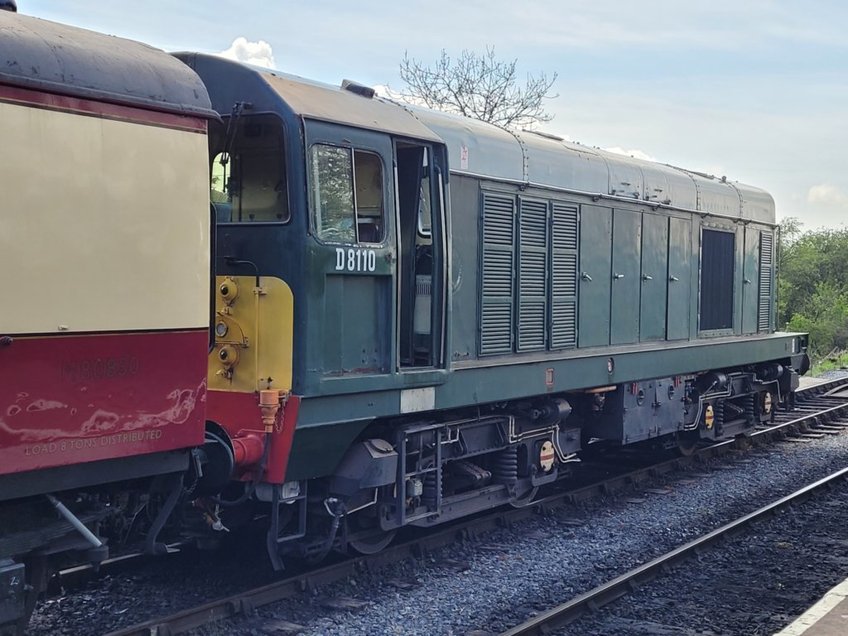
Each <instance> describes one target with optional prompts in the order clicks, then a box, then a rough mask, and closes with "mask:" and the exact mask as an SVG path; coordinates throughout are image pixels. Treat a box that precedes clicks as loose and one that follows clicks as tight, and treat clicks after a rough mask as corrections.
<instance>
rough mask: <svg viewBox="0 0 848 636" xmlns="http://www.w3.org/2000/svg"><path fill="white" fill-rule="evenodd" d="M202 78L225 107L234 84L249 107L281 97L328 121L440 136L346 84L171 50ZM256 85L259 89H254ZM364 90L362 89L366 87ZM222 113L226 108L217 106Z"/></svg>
mask: <svg viewBox="0 0 848 636" xmlns="http://www.w3.org/2000/svg"><path fill="white" fill-rule="evenodd" d="M174 55H175V56H176V57H178V58H179V59H181V60H183V61H184V62H185V63H186V64H188V65H189V66H191V68H193V69H194V70H196V71H197V72H198V73H199V74H200V76H201V77H203V79H204V80H205V81H206V83H207V85H208V87H209V93H210V94H211V95H212V98H213V102H216V103H217V104H219V105H220V107H221V108H227V109H229V108H230V107H232V105H233V103H234V102H235V101H237V100H239V99H244V97H243V96H239V95H238V94H237V91H238V90H239V88H238V87H239V86H246V85H249V86H250V90H252V91H253V92H252V93H251V98H250V99H251V105H252V107H253V109H254V110H259V111H262V110H265V109H269V108H275V107H276V105H277V104H278V103H279V100H282V102H283V103H284V104H285V105H286V106H287V107H288V108H289V109H290V110H291V111H292V112H293V113H294V114H295V115H297V116H299V117H304V118H307V119H316V120H320V121H327V122H334V123H338V124H343V125H345V126H355V127H357V128H366V129H370V130H376V131H380V132H386V133H389V134H392V135H402V136H408V137H414V138H416V139H422V140H429V141H441V139H440V138H439V137H438V135H436V134H435V133H434V132H433V131H432V130H430V129H429V128H427V126H425V125H424V124H422V123H421V122H420V121H418V119H417V118H416V117H414V116H413V115H412V114H411V113H409V112H408V111H407V110H406V109H404V108H399V107H398V105H397V104H394V103H392V102H389V101H384V100H380V99H371V98H368V97H363V96H361V95H358V94H356V93H354V92H352V91H350V90H347V89H344V88H340V87H337V86H330V85H328V84H322V83H319V82H314V81H311V80H307V79H304V78H302V77H297V76H296V75H289V74H287V73H281V72H280V71H275V70H269V69H265V68H259V67H255V66H250V65H247V64H242V63H240V62H235V61H232V60H228V59H224V58H221V57H218V56H215V55H208V54H205V53H186V52H180V53H174ZM257 86H258V87H259V88H260V90H261V92H257ZM366 90H367V89H366ZM221 114H222V115H225V114H227V113H226V112H223V111H222V112H221Z"/></svg>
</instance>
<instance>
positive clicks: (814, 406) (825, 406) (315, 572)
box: [110, 379, 848, 636]
mask: <svg viewBox="0 0 848 636" xmlns="http://www.w3.org/2000/svg"><path fill="white" fill-rule="evenodd" d="M845 382H846V381H845V379H841V380H836V381H832V382H827V383H822V384H820V385H815V386H810V387H806V388H805V389H804V390H802V391H799V393H798V395H797V405H796V409H795V410H794V411H792V412H780V413H778V414H776V417H775V422H774V423H773V424H771V425H769V426H764V427H761V428H760V429H758V430H756V431H755V432H754V433H752V434H751V435H750V436H749V437H746V438H741V439H738V440H729V441H725V442H721V443H717V444H713V445H708V446H704V447H702V448H698V449H696V451H695V453H694V454H693V455H692V456H690V457H676V458H673V459H666V460H664V461H661V462H659V463H653V464H651V465H648V466H640V467H637V468H635V469H633V470H630V471H628V472H626V473H623V474H616V475H613V476H611V477H607V478H604V479H602V480H600V481H597V482H594V483H590V484H587V485H584V486H582V487H579V488H576V489H571V490H567V491H562V492H553V493H551V494H547V495H545V496H543V497H542V498H540V499H537V500H536V501H534V502H533V503H532V504H531V505H530V506H527V507H526V508H521V509H498V510H496V511H493V512H492V513H490V514H486V515H483V516H480V517H477V518H474V519H470V520H462V521H459V522H456V523H453V524H451V525H449V526H447V527H444V528H442V529H439V530H436V531H431V532H429V533H427V534H426V535H424V536H420V537H415V538H413V539H410V540H408V541H404V542H402V543H398V544H396V545H393V546H390V547H389V548H387V549H386V550H384V551H383V552H381V553H379V554H376V555H370V556H360V557H353V558H347V559H344V560H341V561H339V562H337V563H333V564H331V565H326V566H323V567H320V568H317V569H311V570H309V571H306V572H302V573H298V574H296V575H294V576H290V577H288V578H285V579H282V580H280V581H277V582H274V583H271V584H268V585H264V586H262V587H258V588H254V589H250V590H246V591H244V592H240V593H238V594H235V595H232V596H228V597H225V598H220V599H217V600H215V601H212V602H209V603H205V604H203V605H199V606H197V607H193V608H189V609H186V610H183V611H180V612H177V613H175V614H172V615H171V616H167V617H157V618H154V619H152V620H149V621H146V622H143V623H139V624H137V625H133V626H131V627H127V628H122V629H119V630H117V631H114V632H111V634H110V636H118V635H121V636H124V635H130V634H144V635H152V634H156V635H158V636H161V635H169V634H178V633H182V632H185V631H188V630H191V629H195V628H198V627H201V626H203V625H206V624H209V623H212V622H215V621H218V620H223V619H227V618H233V617H237V616H250V615H252V614H253V612H254V610H255V609H256V608H258V607H260V606H262V605H267V604H270V603H273V602H276V601H279V600H283V599H285V598H290V597H292V596H294V595H297V594H300V593H302V592H304V591H308V590H312V589H315V588H317V587H320V586H322V585H327V584H329V583H332V582H335V581H339V580H342V579H344V578H346V577H349V576H352V575H355V574H356V573H357V572H360V571H362V570H363V569H368V570H376V569H379V568H381V567H382V566H383V565H385V564H388V563H393V562H397V561H400V560H403V559H407V558H414V559H420V558H421V557H422V556H424V555H426V554H427V553H428V552H430V551H432V550H435V549H438V548H441V547H443V546H446V545H449V544H452V543H454V542H456V541H457V540H464V539H470V538H473V537H475V536H477V535H479V534H484V533H487V532H489V531H492V530H494V529H497V528H498V527H502V526H504V525H509V524H512V523H516V522H518V521H520V520H522V519H525V518H527V517H529V516H531V515H536V514H539V513H546V512H549V511H550V510H551V509H553V508H556V507H559V506H562V505H565V504H569V503H573V502H578V501H583V500H587V499H590V498H593V497H596V496H599V495H605V494H610V493H617V492H622V491H623V490H625V489H627V488H632V487H633V486H634V484H638V483H640V482H643V481H645V480H647V479H650V478H652V477H656V476H658V475H661V474H665V473H669V472H672V471H675V470H680V469H684V468H687V467H691V466H693V465H697V464H699V463H704V462H706V461H708V460H709V459H712V458H716V457H720V456H722V455H724V454H727V453H729V452H732V451H737V450H740V449H746V448H750V447H752V446H758V445H762V444H765V443H768V442H771V441H774V440H777V439H787V440H802V441H806V442H809V441H811V440H812V439H813V438H819V437H823V436H825V435H828V434H837V433H838V432H840V431H842V430H844V429H845V428H848V423H845V422H843V420H848V395H843V394H841V393H840V392H838V391H836V392H835V393H834V390H835V389H838V388H839V387H842V388H843V391H848V385H846V383H845ZM828 393H831V395H827V394H828ZM763 514H767V513H763ZM680 558H682V557H680ZM122 567H126V563H125V562H124V563H122ZM659 567H661V566H659ZM623 585H624V586H625V588H626V586H627V585H629V584H627V583H624V584H623ZM619 596H620V594H619ZM615 598H617V597H615ZM592 605H594V606H597V601H595V600H590V601H589V602H588V604H587V605H586V606H585V607H591V606H592ZM546 629H547V628H546ZM510 633H511V632H510ZM516 633H544V632H516Z"/></svg>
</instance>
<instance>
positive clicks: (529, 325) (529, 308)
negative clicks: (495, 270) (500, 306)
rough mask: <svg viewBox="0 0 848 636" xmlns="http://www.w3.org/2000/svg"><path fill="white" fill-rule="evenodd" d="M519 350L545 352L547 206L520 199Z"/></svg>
mask: <svg viewBox="0 0 848 636" xmlns="http://www.w3.org/2000/svg"><path fill="white" fill-rule="evenodd" d="M518 227H519V234H518V241H519V264H518V294H519V296H518V303H519V304H518V350H519V351H534V350H539V349H544V348H545V327H546V316H547V282H548V272H547V265H548V249H547V248H548V202H547V201H538V200H534V199H526V198H523V197H522V198H521V200H520V208H519V224H518Z"/></svg>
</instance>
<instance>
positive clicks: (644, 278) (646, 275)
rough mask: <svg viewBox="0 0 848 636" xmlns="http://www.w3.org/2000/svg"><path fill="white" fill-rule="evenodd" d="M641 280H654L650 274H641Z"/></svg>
mask: <svg viewBox="0 0 848 636" xmlns="http://www.w3.org/2000/svg"><path fill="white" fill-rule="evenodd" d="M642 280H654V277H653V276H651V275H650V274H642Z"/></svg>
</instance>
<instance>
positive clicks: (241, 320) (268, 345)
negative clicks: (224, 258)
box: [209, 276, 294, 393]
mask: <svg viewBox="0 0 848 636" xmlns="http://www.w3.org/2000/svg"><path fill="white" fill-rule="evenodd" d="M258 283H259V285H258V286H257V278H256V277H255V276H218V277H217V278H216V279H215V322H214V325H213V329H214V332H215V346H214V347H213V349H212V352H211V353H210V354H209V389H210V390H213V391H237V392H241V393H253V392H255V391H261V390H264V389H277V390H279V391H283V392H289V391H291V384H292V347H293V341H294V296H293V295H292V291H291V289H290V288H289V286H288V285H287V284H286V283H285V282H284V281H282V280H280V279H279V278H275V277H273V276H260V277H259V279H258Z"/></svg>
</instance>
